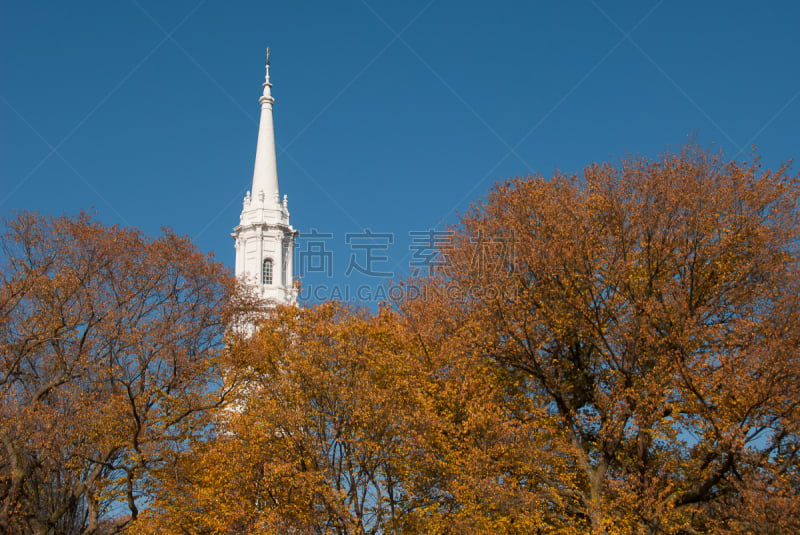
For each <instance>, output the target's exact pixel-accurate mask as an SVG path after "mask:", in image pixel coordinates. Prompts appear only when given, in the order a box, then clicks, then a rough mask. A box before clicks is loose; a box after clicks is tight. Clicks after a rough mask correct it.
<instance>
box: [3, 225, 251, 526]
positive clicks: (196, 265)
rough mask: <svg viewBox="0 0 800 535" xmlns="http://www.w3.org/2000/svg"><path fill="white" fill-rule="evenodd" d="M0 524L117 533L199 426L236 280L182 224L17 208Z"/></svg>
mask: <svg viewBox="0 0 800 535" xmlns="http://www.w3.org/2000/svg"><path fill="white" fill-rule="evenodd" d="M2 247H3V253H4V255H5V259H4V265H3V271H2V286H1V287H0V531H3V532H5V533H23V534H24V533H32V534H48V533H57V534H78V533H84V534H90V533H114V532H117V531H118V530H119V529H121V528H122V527H124V526H125V525H126V524H128V523H129V522H131V521H133V520H135V519H136V517H137V516H138V513H139V511H140V510H141V509H142V508H143V507H146V506H147V504H148V502H149V498H148V485H149V481H150V479H151V478H150V474H151V473H152V471H153V470H154V469H156V468H160V467H163V466H165V465H166V464H168V463H169V462H170V459H171V457H172V456H173V455H174V454H175V453H176V452H178V451H180V450H182V449H184V448H185V447H186V446H187V444H188V443H189V442H191V441H192V440H193V439H195V438H197V437H200V436H202V435H203V433H204V425H206V424H204V423H203V420H202V419H201V416H202V415H203V413H204V411H205V409H207V408H209V407H212V406H215V405H217V404H219V403H220V400H221V397H222V396H223V395H224V391H223V390H222V389H221V386H222V385H221V382H220V380H219V379H220V373H219V361H218V358H217V356H218V354H219V351H220V349H221V348H222V333H223V331H224V328H225V326H226V325H227V323H228V320H229V308H230V306H231V303H233V302H235V299H234V293H235V291H236V290H235V283H234V281H233V279H232V278H230V277H229V276H228V275H227V274H226V272H225V271H224V270H223V269H222V268H221V266H220V265H218V264H217V263H215V262H213V261H212V260H211V259H210V258H208V257H206V256H204V255H202V254H200V253H199V252H198V251H197V250H196V249H195V247H194V246H193V245H192V244H191V243H190V242H189V240H188V239H186V238H181V237H179V236H176V235H174V234H172V233H170V232H165V233H164V235H163V236H161V237H159V238H156V239H150V238H147V237H145V236H144V235H142V234H141V233H140V232H138V231H135V230H130V229H122V228H118V227H110V228H109V227H104V226H102V225H100V224H98V223H96V222H95V221H93V220H92V219H91V218H90V217H89V216H86V215H81V216H80V217H74V218H73V217H57V218H51V217H43V216H39V215H36V214H22V215H20V216H18V217H17V218H16V219H14V220H13V221H11V222H10V223H9V225H8V229H7V232H6V233H5V234H4V235H3V237H2Z"/></svg>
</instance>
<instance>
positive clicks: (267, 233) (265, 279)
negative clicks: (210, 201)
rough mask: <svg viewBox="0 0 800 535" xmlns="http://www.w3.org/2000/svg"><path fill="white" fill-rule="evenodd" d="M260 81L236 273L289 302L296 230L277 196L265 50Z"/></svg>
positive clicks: (293, 297)
mask: <svg viewBox="0 0 800 535" xmlns="http://www.w3.org/2000/svg"><path fill="white" fill-rule="evenodd" d="M263 85H264V93H263V94H262V96H261V98H260V99H259V102H260V103H261V120H260V121H259V125H258V143H257V145H256V162H255V167H254V170H253V189H252V190H251V191H248V192H247V194H246V195H245V197H244V206H243V207H242V215H241V216H240V217H239V225H237V226H236V227H235V228H234V229H233V234H231V235H232V236H233V238H234V240H235V248H236V276H237V277H239V278H242V279H244V280H245V281H247V282H248V283H250V284H252V285H253V286H255V287H256V288H257V289H258V291H259V293H260V294H261V296H262V297H264V298H266V299H270V300H272V301H273V302H275V303H278V304H292V303H294V302H295V301H296V299H297V291H296V290H295V288H294V284H293V278H294V274H293V271H294V270H293V265H292V257H293V252H294V240H295V237H296V236H297V231H296V230H295V229H294V228H292V226H291V225H290V224H289V206H288V201H287V199H286V196H285V195H284V196H283V200H282V201H281V199H280V193H279V190H278V166H277V159H276V152H275V130H274V127H273V124H272V104H273V103H274V102H275V99H274V98H272V84H271V83H270V81H269V49H267V62H266V77H265V80H264V84H263Z"/></svg>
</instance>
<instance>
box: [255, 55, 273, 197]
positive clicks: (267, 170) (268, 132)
mask: <svg viewBox="0 0 800 535" xmlns="http://www.w3.org/2000/svg"><path fill="white" fill-rule="evenodd" d="M263 85H264V93H263V95H262V96H261V98H260V99H259V102H260V103H261V120H260V122H259V124H258V144H257V145H256V163H255V168H254V170H253V189H252V195H253V197H254V198H259V197H261V196H262V195H263V198H264V199H265V200H267V201H272V200H274V201H275V203H276V204H278V203H279V198H278V163H277V158H276V155H275V130H274V127H273V124H272V104H273V103H274V102H275V99H274V98H273V97H272V93H271V89H272V84H271V83H270V82H269V49H267V62H266V76H265V77H264V84H263Z"/></svg>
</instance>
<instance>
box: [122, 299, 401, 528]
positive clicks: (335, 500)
mask: <svg viewBox="0 0 800 535" xmlns="http://www.w3.org/2000/svg"><path fill="white" fill-rule="evenodd" d="M394 329H395V326H394V325H392V324H391V323H388V322H385V321H383V320H382V318H381V317H380V316H377V317H371V316H370V315H369V314H367V313H365V312H364V313H359V312H355V311H353V310H350V309H348V308H346V307H342V306H339V305H336V304H334V303H329V304H325V305H320V306H318V307H314V308H307V309H298V308H296V307H292V306H284V307H277V308H275V309H273V310H272V311H270V313H269V314H268V315H267V316H266V318H265V319H264V321H263V322H262V324H261V325H260V326H259V328H258V330H257V332H256V333H254V334H253V336H252V337H251V338H250V339H244V340H240V341H238V342H236V343H232V344H231V347H230V348H229V352H228V354H229V357H228V368H227V370H228V371H227V380H228V381H229V383H230V384H235V385H236V387H235V394H236V395H235V397H234V398H233V403H232V405H231V407H230V410H229V411H228V412H227V413H225V414H223V415H221V419H220V420H219V421H218V423H217V431H218V432H217V434H216V438H215V440H213V441H210V442H208V443H206V444H203V445H201V446H200V447H199V448H196V449H195V450H194V451H192V452H188V453H187V455H185V456H184V457H183V461H182V463H181V464H180V465H179V470H177V471H175V470H170V471H166V472H164V473H163V474H162V477H161V484H162V489H161V492H160V493H159V495H158V496H159V499H158V500H157V501H156V502H155V509H154V511H153V514H152V515H151V518H150V519H148V521H146V522H143V523H140V526H139V527H136V530H139V529H141V530H149V531H152V532H156V533H165V532H174V533H183V532H192V533H204V532H209V533H230V532H236V533H256V532H258V533H383V532H388V531H392V530H393V529H394V528H395V527H396V526H397V525H398V522H399V521H400V518H401V517H402V512H403V503H404V498H405V493H404V490H403V487H402V486H401V485H400V482H399V477H400V472H399V468H398V460H399V459H401V458H402V454H401V453H400V452H399V451H398V449H399V448H400V445H401V442H400V440H399V435H398V429H397V428H396V426H395V425H393V423H394V422H396V421H397V420H398V418H397V415H398V413H399V412H400V411H402V410H403V402H402V399H393V398H392V396H393V394H394V393H396V391H397V390H396V388H395V386H394V385H393V384H392V381H393V379H394V377H395V374H394V372H393V370H392V369H391V368H390V366H391V365H392V363H393V359H391V358H388V357H387V355H388V354H396V353H397V352H398V348H397V347H396V341H397V337H396V336H395V332H394Z"/></svg>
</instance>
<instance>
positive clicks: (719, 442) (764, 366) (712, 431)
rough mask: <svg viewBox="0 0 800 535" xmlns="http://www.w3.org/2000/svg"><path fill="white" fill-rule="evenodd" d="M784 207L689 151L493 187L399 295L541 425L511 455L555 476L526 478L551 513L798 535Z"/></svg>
mask: <svg viewBox="0 0 800 535" xmlns="http://www.w3.org/2000/svg"><path fill="white" fill-rule="evenodd" d="M799 194H800V182H799V181H798V177H797V176H796V175H792V174H791V173H790V172H789V170H788V167H787V166H786V165H784V166H782V167H780V168H778V169H777V170H774V171H769V170H764V169H763V168H762V166H761V165H760V164H759V163H758V160H757V159H756V161H754V162H752V163H738V162H726V161H724V160H723V159H722V158H721V156H720V155H718V154H713V153H710V152H707V151H704V150H702V149H700V148H697V147H695V146H688V147H686V148H684V149H682V150H681V151H680V152H678V153H676V154H671V153H667V154H664V155H663V156H661V157H659V158H658V159H655V160H650V159H648V158H644V157H636V158H630V159H627V160H625V161H623V162H622V163H621V164H620V165H611V164H602V165H591V166H589V167H587V168H586V169H585V170H584V171H583V173H582V174H581V175H579V176H566V175H564V174H561V173H556V174H555V175H554V176H553V177H552V178H550V179H545V178H543V177H541V176H532V177H527V178H517V179H513V180H508V181H506V182H504V183H502V184H499V185H497V186H495V187H494V188H493V189H492V191H491V193H490V194H489V196H488V198H487V199H485V200H483V201H481V202H479V203H477V204H476V205H475V206H474V207H473V209H472V210H471V211H469V212H468V213H467V214H465V215H464V216H463V217H462V218H461V222H460V224H459V225H458V227H457V228H456V229H455V235H454V237H453V240H452V241H450V242H449V243H448V244H446V247H444V248H443V251H442V252H443V253H444V254H445V256H446V259H447V262H446V265H445V267H444V268H443V269H442V270H440V272H439V273H438V275H437V276H436V277H434V278H433V280H432V281H429V282H425V281H418V284H420V285H421V286H422V287H423V291H421V292H416V294H417V295H428V296H429V295H431V294H432V295H434V297H430V296H429V297H427V299H430V300H432V301H431V302H435V301H436V300H444V301H445V302H447V306H445V307H441V306H440V307H438V308H435V307H433V308H431V307H426V306H416V308H415V307H413V306H409V305H407V309H408V310H410V313H412V316H413V314H416V315H417V317H419V318H424V317H426V315H430V314H432V313H433V314H440V315H441V317H442V318H450V319H449V320H448V321H453V322H456V323H458V324H459V325H461V326H462V328H461V329H460V331H459V332H460V334H459V336H461V337H462V338H463V339H465V340H467V339H468V340H469V341H470V343H471V344H472V352H473V355H474V356H475V358H476V359H481V358H486V359H488V360H489V361H491V362H493V363H495V366H497V367H500V368H503V369H508V370H513V371H517V372H521V373H522V374H524V376H525V377H526V378H527V381H526V382H525V383H524V387H525V388H526V389H527V392H528V398H529V400H530V402H531V406H532V409H533V410H536V411H541V412H543V413H544V414H546V415H547V416H548V417H549V418H550V420H545V419H543V420H542V427H543V428H546V429H547V430H548V432H547V434H546V435H541V437H540V438H542V439H543V440H535V441H534V440H532V441H531V442H530V448H532V449H535V450H537V451H547V452H551V453H553V454H556V457H560V458H562V459H563V462H565V463H567V464H568V465H570V466H572V467H574V481H569V480H567V479H561V480H559V479H553V480H551V481H550V483H547V482H546V481H545V483H546V484H549V485H551V489H550V490H551V491H552V492H553V494H554V495H561V496H562V497H563V498H564V499H565V500H568V503H569V504H571V506H572V508H571V510H570V511H568V515H567V516H562V517H561V518H562V519H565V520H567V521H569V522H573V523H574V525H575V526H581V525H585V526H586V530H587V531H589V530H590V531H591V532H593V533H598V534H600V533H700V532H703V533H706V532H714V533H723V532H759V533H772V532H789V531H797V530H800V507H799V506H798V505H797V504H798V503H800V479H799V478H798V468H800V465H798V448H799V447H800V433H799V431H800V429H798V425H799V424H800V297H798V296H800V277H799V276H800V270H798V267H800V266H799V265H798V262H799V261H800V248H798V239H800V211H799V210H798V209H799V208H800V207H799V206H798V195H799ZM442 289H445V290H446V291H439V290H442ZM455 290H457V291H455ZM415 299H419V298H418V297H416V298H415ZM432 310H433V312H432ZM427 321H431V320H427Z"/></svg>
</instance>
